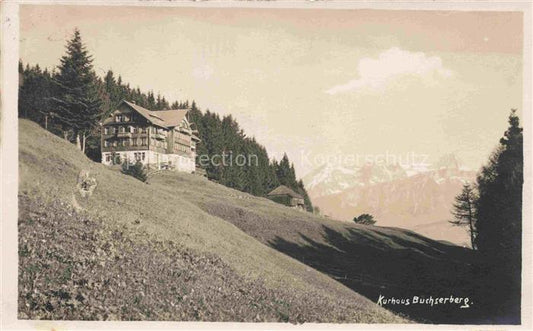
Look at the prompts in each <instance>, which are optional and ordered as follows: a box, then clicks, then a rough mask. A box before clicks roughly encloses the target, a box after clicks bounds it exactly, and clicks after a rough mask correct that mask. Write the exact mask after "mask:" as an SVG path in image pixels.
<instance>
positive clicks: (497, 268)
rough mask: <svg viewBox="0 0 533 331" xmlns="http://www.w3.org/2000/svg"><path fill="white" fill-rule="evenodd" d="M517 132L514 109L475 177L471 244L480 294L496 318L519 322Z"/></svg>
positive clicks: (520, 179)
mask: <svg viewBox="0 0 533 331" xmlns="http://www.w3.org/2000/svg"><path fill="white" fill-rule="evenodd" d="M523 166H524V162H523V137H522V128H521V127H520V123H519V119H518V116H517V115H516V111H515V110H513V111H512V112H511V115H510V116H509V128H508V129H507V131H506V132H505V134H504V137H503V138H502V139H501V140H500V145H499V146H498V148H497V150H496V151H495V152H494V153H493V154H492V156H491V158H490V160H489V163H488V164H487V165H486V166H485V167H483V169H482V171H481V173H480V174H479V176H478V178H477V186H478V191H479V198H478V200H477V204H476V208H477V223H476V228H477V237H476V245H477V248H478V251H479V253H480V257H481V261H482V265H483V273H484V276H483V277H484V278H483V281H482V282H483V288H484V290H485V292H486V293H484V298H485V300H486V302H487V304H490V303H492V304H493V305H494V306H493V307H492V308H493V309H494V311H493V312H492V313H493V315H494V316H495V320H496V321H497V322H498V323H504V324H507V323H508V324H515V323H519V322H520V298H521V267H522V263H521V262H522V255H521V252H522V185H523Z"/></svg>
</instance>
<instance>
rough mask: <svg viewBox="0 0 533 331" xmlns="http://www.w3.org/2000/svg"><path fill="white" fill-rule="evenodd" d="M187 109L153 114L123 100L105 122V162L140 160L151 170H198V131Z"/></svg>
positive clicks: (103, 142)
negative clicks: (193, 125) (192, 123)
mask: <svg viewBox="0 0 533 331" xmlns="http://www.w3.org/2000/svg"><path fill="white" fill-rule="evenodd" d="M187 112H188V109H175V110H162V111H151V110H148V109H146V108H143V107H141V106H138V105H136V104H134V103H132V102H128V101H125V100H123V101H122V102H121V103H120V104H119V105H118V107H117V109H116V110H115V111H113V112H112V113H111V114H110V115H109V117H108V118H106V119H105V120H104V122H103V123H102V135H101V144H102V145H101V150H102V163H103V164H106V165H113V164H118V163H122V162H126V161H127V162H130V163H135V162H137V161H139V162H141V163H142V164H144V165H146V166H147V167H149V168H152V169H174V170H177V171H184V172H189V173H193V172H194V171H195V168H196V166H195V164H196V163H195V159H196V144H197V143H199V142H200V139H199V138H198V137H197V136H196V135H195V134H197V131H195V130H193V129H192V128H191V123H189V121H188V120H187V116H186V115H187Z"/></svg>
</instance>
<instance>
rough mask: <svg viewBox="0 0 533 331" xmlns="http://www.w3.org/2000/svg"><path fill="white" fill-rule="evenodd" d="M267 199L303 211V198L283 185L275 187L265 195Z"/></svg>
mask: <svg viewBox="0 0 533 331" xmlns="http://www.w3.org/2000/svg"><path fill="white" fill-rule="evenodd" d="M267 197H268V198H269V199H270V200H272V201H274V202H277V203H281V204H284V205H286V206H289V207H293V208H298V209H301V210H305V203H304V197H303V196H301V195H300V194H298V193H296V192H294V191H293V190H291V189H290V188H288V187H287V186H285V185H280V186H278V187H276V188H275V189H274V190H272V192H270V193H268V194H267Z"/></svg>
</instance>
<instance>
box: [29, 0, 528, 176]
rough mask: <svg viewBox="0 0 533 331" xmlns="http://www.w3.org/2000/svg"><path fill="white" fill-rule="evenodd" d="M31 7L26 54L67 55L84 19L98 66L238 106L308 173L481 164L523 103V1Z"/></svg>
mask: <svg viewBox="0 0 533 331" xmlns="http://www.w3.org/2000/svg"><path fill="white" fill-rule="evenodd" d="M20 19H21V22H20V27H21V28H20V57H21V59H22V60H23V61H24V62H25V63H27V62H29V63H31V64H36V63H39V65H41V67H48V68H53V67H55V66H57V65H58V63H59V58H60V57H61V55H62V54H63V53H64V45H65V41H66V40H67V39H69V38H70V36H71V34H72V31H73V29H74V27H78V28H79V29H80V31H81V34H82V39H83V40H84V42H85V43H86V45H87V48H88V50H89V52H90V53H91V54H92V55H93V56H94V66H95V69H96V71H97V73H98V74H100V75H104V73H105V72H106V71H107V70H108V69H112V70H113V71H114V72H115V73H116V74H120V75H121V76H122V78H123V81H124V82H129V83H130V84H131V85H132V86H133V87H135V86H139V87H140V88H141V90H144V91H148V90H153V91H154V92H155V93H156V94H157V93H158V92H160V93H161V94H162V95H164V96H165V97H166V98H167V99H169V100H171V101H173V100H176V99H178V100H184V99H189V100H191V99H194V100H196V101H197V104H198V105H199V107H201V108H202V109H206V108H209V109H210V110H212V111H216V112H218V113H220V114H232V115H234V117H236V118H237V120H238V122H239V123H240V124H241V126H242V127H243V128H244V130H245V131H246V133H247V134H248V135H249V136H255V137H256V138H257V140H258V141H259V142H260V143H262V144H263V145H265V146H266V148H267V150H268V151H269V153H270V154H271V155H272V156H275V157H277V158H280V157H281V155H282V154H283V152H287V153H288V155H289V157H290V158H291V160H292V161H294V162H295V166H296V170H297V175H298V176H299V177H301V176H303V175H304V174H305V173H306V172H308V171H310V170H312V169H313V168H315V167H317V166H319V163H320V160H323V159H328V158H329V159H335V157H338V156H343V155H359V156H360V155H376V154H383V153H388V154H395V155H406V154H407V153H416V154H419V155H426V154H427V155H429V157H430V161H433V162H434V161H435V160H437V159H439V157H440V156H442V155H444V154H447V153H455V154H456V155H457V156H458V157H459V158H460V159H461V160H462V161H463V162H464V163H465V166H467V167H469V168H471V169H474V170H476V169H477V168H479V166H480V165H481V164H482V163H483V162H485V160H486V159H487V156H488V154H489V153H490V152H491V150H492V149H493V148H494V147H495V146H496V144H497V143H498V140H499V138H500V137H501V135H502V133H503V131H504V130H505V128H506V125H507V123H506V118H507V116H508V114H509V111H510V109H511V108H518V109H519V111H521V108H522V14H521V13H517V12H439V11H385V10H380V11H378V10H326V9H230V8H225V9H224V8H222V9H219V8H202V9H199V8H147V7H95V6H91V7H83V6H49V5H48V6H21V9H20ZM315 158H316V160H314V159H315ZM313 161H316V162H313Z"/></svg>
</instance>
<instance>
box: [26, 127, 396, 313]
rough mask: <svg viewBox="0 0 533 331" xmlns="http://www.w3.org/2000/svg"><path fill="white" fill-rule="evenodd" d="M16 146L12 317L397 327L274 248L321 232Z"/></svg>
mask: <svg viewBox="0 0 533 331" xmlns="http://www.w3.org/2000/svg"><path fill="white" fill-rule="evenodd" d="M19 139H20V144H19V146H20V151H19V162H20V184H19V185H20V186H19V213H20V215H19V257H20V259H19V317H20V318H22V319H27V318H29V319H118V320H139V319H142V320H204V321H214V320H216V321H250V322H252V321H289V322H352V323H396V322H405V320H404V319H402V318H399V317H398V316H396V315H394V314H392V313H391V312H389V311H387V310H385V309H383V308H381V307H379V306H377V305H376V304H374V303H373V302H372V301H370V300H368V299H367V298H365V297H363V296H361V295H359V294H358V293H356V292H354V291H352V290H350V289H349V288H347V287H346V286H344V285H342V284H341V283H339V282H337V281H335V280H334V279H332V278H330V277H328V276H326V275H324V274H323V273H321V272H318V271H316V270H315V269H313V268H312V267H309V266H307V265H306V264H304V263H301V262H298V261H297V260H295V259H293V258H291V257H289V256H287V255H285V254H283V253H281V252H280V251H278V250H276V249H275V248H278V247H277V246H279V242H278V244H276V241H275V240H281V238H285V239H286V240H294V243H295V244H298V243H300V242H301V239H299V238H298V237H299V234H298V231H299V230H301V229H298V230H296V231H295V225H296V224H300V223H302V224H303V223H305V224H306V227H309V229H312V231H315V230H316V231H317V236H320V235H321V234H320V233H321V229H322V228H323V226H325V225H326V224H329V223H316V224H315V222H317V221H318V220H317V219H315V218H313V217H312V216H310V215H309V214H304V213H298V212H295V211H293V210H290V209H287V208H286V207H283V206H280V205H275V204H273V203H271V202H269V201H266V200H264V199H259V198H253V197H252V196H249V195H246V194H243V193H240V192H237V191H233V190H231V189H228V188H225V187H222V186H220V185H216V184H213V183H210V182H208V181H206V180H203V179H201V178H197V177H195V176H192V175H183V174H161V175H158V176H156V177H154V178H152V180H151V183H150V184H144V183H142V182H140V181H138V180H135V179H134V178H132V177H128V176H125V175H122V174H120V173H119V172H117V171H114V170H112V169H109V168H106V167H105V166H103V165H100V164H96V163H93V162H91V161H90V160H88V159H87V158H86V157H85V156H84V155H82V154H81V153H80V152H79V151H77V150H76V148H75V147H74V146H73V145H71V144H69V143H67V142H65V141H63V140H62V139H60V138H58V137H56V136H53V135H52V134H50V133H48V132H46V131H44V130H43V129H41V128H40V127H39V126H38V125H36V124H35V123H32V122H28V121H25V120H21V121H20V122H19ZM81 171H89V173H90V176H93V177H94V178H95V179H96V181H97V186H96V189H95V190H94V193H93V194H92V196H90V197H89V198H84V197H82V196H80V193H79V190H78V188H77V187H76V184H77V179H78V176H79V174H80V172H81ZM252 209H254V210H255V209H256V211H255V212H254V213H253V215H252V213H251V212H250V210H252ZM269 214H271V215H272V217H269V216H268V215H269ZM247 216H250V217H251V218H250V219H249V220H248V219H247ZM258 218H259V219H258ZM230 219H231V220H232V222H227V221H225V220H230ZM291 221H294V222H297V223H294V224H291ZM322 221H323V220H322ZM232 223H233V224H232ZM313 229H314V230H313ZM243 230H244V231H243ZM293 231H295V232H294V233H290V232H293ZM387 231H392V230H387ZM371 232H373V230H372V231H371ZM281 233H286V236H284V237H279V239H277V238H278V235H277V234H281ZM376 233H377V232H376ZM256 239H259V240H256ZM285 239H284V240H285ZM265 244H266V245H265ZM269 246H272V247H269ZM281 251H283V250H282V249H281ZM289 255H290V254H289Z"/></svg>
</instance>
